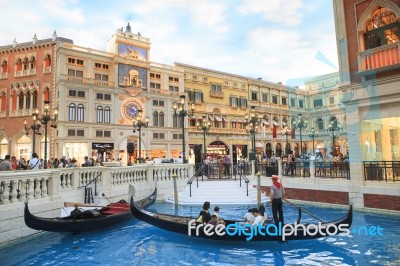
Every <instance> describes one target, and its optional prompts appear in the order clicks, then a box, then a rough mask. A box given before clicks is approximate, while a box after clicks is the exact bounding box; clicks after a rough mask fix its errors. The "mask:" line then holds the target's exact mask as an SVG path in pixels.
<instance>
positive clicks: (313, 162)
mask: <svg viewBox="0 0 400 266" xmlns="http://www.w3.org/2000/svg"><path fill="white" fill-rule="evenodd" d="M310 178H311V180H312V181H313V182H314V183H315V160H312V159H310Z"/></svg>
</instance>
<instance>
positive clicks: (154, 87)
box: [150, 82, 161, 89]
mask: <svg viewBox="0 0 400 266" xmlns="http://www.w3.org/2000/svg"><path fill="white" fill-rule="evenodd" d="M150 89H161V84H160V83H155V82H150Z"/></svg>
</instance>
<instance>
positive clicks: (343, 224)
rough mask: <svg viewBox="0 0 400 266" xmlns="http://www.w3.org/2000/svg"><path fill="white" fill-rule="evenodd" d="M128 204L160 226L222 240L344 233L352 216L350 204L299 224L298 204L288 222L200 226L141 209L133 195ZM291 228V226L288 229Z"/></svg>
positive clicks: (140, 216)
mask: <svg viewBox="0 0 400 266" xmlns="http://www.w3.org/2000/svg"><path fill="white" fill-rule="evenodd" d="M130 208H131V213H132V215H133V216H135V217H136V218H138V219H139V220H142V221H144V222H146V223H149V224H151V225H154V226H157V227H159V228H161V229H164V230H167V231H171V232H175V233H179V234H185V235H188V236H190V237H200V238H207V239H212V240H223V241H288V240H302V239H313V238H320V237H325V236H331V235H336V234H339V233H344V234H346V233H347V234H348V233H350V230H349V228H350V226H351V223H352V220H353V208H352V206H350V208H349V210H348V212H347V214H346V215H345V216H344V217H343V218H341V219H338V220H335V221H330V222H323V223H317V224H309V223H308V224H301V223H300V219H301V208H299V217H298V219H297V221H296V223H294V224H289V225H288V224H285V225H283V226H282V225H280V226H278V227H277V226H275V224H274V223H272V221H271V220H269V221H267V223H266V224H264V225H263V226H262V227H259V228H257V227H253V226H251V225H250V224H245V223H243V222H241V221H233V220H225V225H217V226H212V225H207V226H204V225H203V224H200V223H197V222H196V220H195V219H196V218H194V217H187V216H174V215H168V214H159V213H154V212H151V211H149V210H145V209H143V208H141V207H140V206H139V205H138V204H137V203H136V202H134V201H133V198H131V203H130ZM296 225H297V227H296V228H295V226H296ZM207 227H208V228H207ZM292 228H294V229H295V230H293V231H292V232H290V230H291V229H292ZM218 230H219V232H217V231H218Z"/></svg>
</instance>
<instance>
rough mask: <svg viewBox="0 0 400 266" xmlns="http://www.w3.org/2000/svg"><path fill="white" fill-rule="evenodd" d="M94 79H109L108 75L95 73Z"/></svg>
mask: <svg viewBox="0 0 400 266" xmlns="http://www.w3.org/2000/svg"><path fill="white" fill-rule="evenodd" d="M94 79H95V80H102V81H108V75H103V74H94Z"/></svg>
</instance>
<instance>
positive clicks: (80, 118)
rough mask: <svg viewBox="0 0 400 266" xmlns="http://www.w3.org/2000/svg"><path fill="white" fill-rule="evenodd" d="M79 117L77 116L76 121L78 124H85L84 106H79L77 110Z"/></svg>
mask: <svg viewBox="0 0 400 266" xmlns="http://www.w3.org/2000/svg"><path fill="white" fill-rule="evenodd" d="M76 114H77V116H76V120H77V121H78V122H83V121H84V119H85V118H84V114H85V113H84V107H83V104H78V108H77V113H76Z"/></svg>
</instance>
